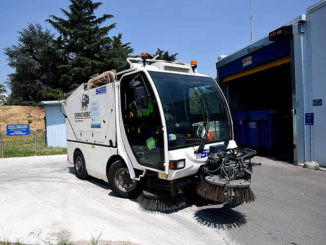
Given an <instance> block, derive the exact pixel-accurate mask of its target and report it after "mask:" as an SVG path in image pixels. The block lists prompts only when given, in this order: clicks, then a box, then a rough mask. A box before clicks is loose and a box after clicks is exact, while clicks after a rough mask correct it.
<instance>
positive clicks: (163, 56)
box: [151, 48, 178, 62]
mask: <svg viewBox="0 0 326 245" xmlns="http://www.w3.org/2000/svg"><path fill="white" fill-rule="evenodd" d="M156 55H158V57H157V59H158V60H167V61H172V62H173V61H176V58H177V55H178V53H175V54H171V55H170V54H169V51H164V50H162V49H159V48H158V49H157V51H156V53H155V54H153V55H151V56H152V57H155V56H156Z"/></svg>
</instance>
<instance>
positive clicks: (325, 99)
mask: <svg viewBox="0 0 326 245" xmlns="http://www.w3.org/2000/svg"><path fill="white" fill-rule="evenodd" d="M307 50H308V51H309V54H308V57H307V59H308V63H309V66H308V69H307V70H308V72H309V76H308V77H309V80H310V82H311V90H310V91H305V92H307V93H311V98H312V100H322V105H318V106H314V105H313V101H312V100H309V101H306V103H307V108H311V110H312V111H306V112H313V113H314V117H315V118H314V119H315V120H314V126H312V160H314V161H316V162H318V163H319V164H320V165H321V166H326V1H322V2H320V3H318V4H317V5H315V6H313V7H311V8H310V9H308V10H307ZM306 127H309V126H306ZM309 143H310V142H309ZM306 160H309V159H306Z"/></svg>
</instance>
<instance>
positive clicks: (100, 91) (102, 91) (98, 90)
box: [96, 86, 106, 95]
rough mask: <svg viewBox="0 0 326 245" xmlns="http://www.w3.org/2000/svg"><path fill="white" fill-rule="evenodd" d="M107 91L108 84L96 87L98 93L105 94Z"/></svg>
mask: <svg viewBox="0 0 326 245" xmlns="http://www.w3.org/2000/svg"><path fill="white" fill-rule="evenodd" d="M105 93H106V86H104V87H100V88H97V89H96V95H98V94H105Z"/></svg>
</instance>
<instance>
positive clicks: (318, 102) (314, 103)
mask: <svg viewBox="0 0 326 245" xmlns="http://www.w3.org/2000/svg"><path fill="white" fill-rule="evenodd" d="M312 105H313V106H322V105H323V100H322V99H316V100H312Z"/></svg>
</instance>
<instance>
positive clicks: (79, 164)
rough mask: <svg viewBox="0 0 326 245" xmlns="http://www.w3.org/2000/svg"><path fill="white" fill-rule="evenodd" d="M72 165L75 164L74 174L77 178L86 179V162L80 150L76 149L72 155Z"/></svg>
mask: <svg viewBox="0 0 326 245" xmlns="http://www.w3.org/2000/svg"><path fill="white" fill-rule="evenodd" d="M74 166H75V174H76V176H77V178H79V179H82V180H85V179H87V177H88V175H87V170H86V164H85V159H84V156H83V153H81V152H80V151H77V152H76V153H75V156H74Z"/></svg>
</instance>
